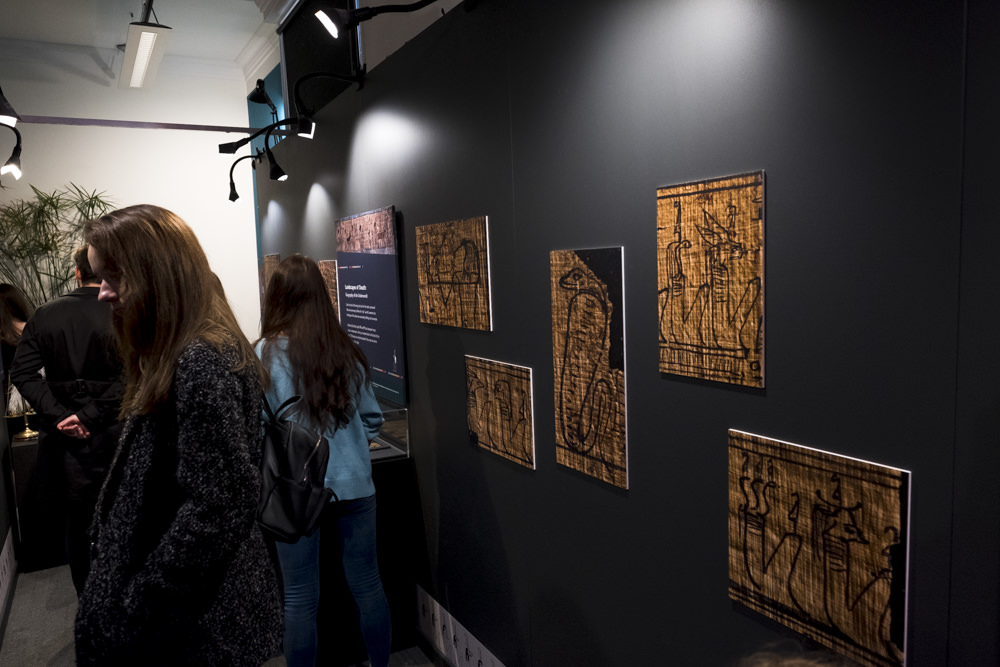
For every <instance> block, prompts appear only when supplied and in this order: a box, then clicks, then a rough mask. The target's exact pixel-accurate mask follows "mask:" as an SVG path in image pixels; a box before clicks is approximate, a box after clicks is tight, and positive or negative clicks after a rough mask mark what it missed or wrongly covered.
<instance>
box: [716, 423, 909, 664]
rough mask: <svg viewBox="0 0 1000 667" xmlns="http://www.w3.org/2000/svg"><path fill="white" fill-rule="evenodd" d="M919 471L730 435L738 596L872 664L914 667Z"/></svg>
mask: <svg viewBox="0 0 1000 667" xmlns="http://www.w3.org/2000/svg"><path fill="white" fill-rule="evenodd" d="M909 490H910V473H909V472H907V471H905V470H898V469H896V468H890V467H887V466H882V465H878V464H876V463H869V462H866V461H861V460H858V459H853V458H849V457H845V456H839V455H837V454H832V453H829V452H823V451H820V450H816V449H810V448H808V447H801V446H799V445H793V444H791V443H787V442H782V441H780V440H771V439H769V438H765V437H762V436H759V435H752V434H750V433H744V432H742V431H735V430H731V431H729V597H730V598H732V599H733V600H735V601H737V602H739V603H741V604H744V605H746V606H747V607H750V608H751V609H754V610H756V611H758V612H760V613H761V614H764V615H765V616H768V617H769V618H772V619H774V620H776V621H778V622H779V623H783V624H784V625H787V626H788V627H790V628H792V629H793V630H795V631H797V632H800V633H802V634H804V635H806V636H808V637H811V638H812V639H814V640H816V641H818V642H820V643H821V644H824V645H826V646H828V647H830V648H831V649H833V650H835V651H837V652H839V653H842V654H844V655H846V656H848V657H849V658H851V659H852V660H854V661H856V662H859V663H861V664H866V665H879V666H888V665H903V664H904V658H905V648H904V644H905V635H906V632H905V628H906V581H907V569H908V568H907V563H908V542H909V520H908V516H909V498H910V495H909Z"/></svg>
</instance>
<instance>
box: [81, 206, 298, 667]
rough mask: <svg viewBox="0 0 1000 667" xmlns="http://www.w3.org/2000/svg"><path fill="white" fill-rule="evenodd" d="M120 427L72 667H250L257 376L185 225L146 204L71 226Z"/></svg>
mask: <svg viewBox="0 0 1000 667" xmlns="http://www.w3.org/2000/svg"><path fill="white" fill-rule="evenodd" d="M84 239H85V240H86V241H87V243H88V244H89V245H90V255H89V257H90V263H91V266H92V267H93V268H94V271H95V273H97V276H98V277H99V278H100V279H101V289H100V292H99V294H98V298H99V299H100V300H101V301H104V302H107V303H110V304H111V305H112V309H113V313H114V316H113V318H112V322H113V328H114V331H115V339H116V340H117V341H118V344H119V348H120V351H121V358H122V366H123V368H124V376H125V393H124V395H123V397H122V410H121V413H122V415H123V418H124V422H125V425H124V428H123V430H122V437H121V440H120V441H119V445H118V450H117V453H116V454H115V458H114V459H113V460H112V462H111V467H110V469H109V471H108V478H107V481H106V482H105V484H104V488H103V489H102V490H101V494H100V496H99V497H98V500H97V509H96V510H95V512H94V523H93V528H92V533H93V534H92V539H93V551H92V554H93V560H92V561H91V567H90V576H89V577H88V578H87V583H86V585H85V586H84V588H83V593H81V595H80V601H79V605H78V607H77V614H76V625H75V632H76V664H77V666H78V667H90V666H91V665H93V666H94V667H105V666H107V665H144V666H146V665H149V666H154V665H163V666H165V667H166V666H168V665H169V666H170V667H173V666H174V665H200V666H201V667H214V666H218V667H258V666H259V665H261V664H263V663H264V662H267V661H268V660H269V659H270V658H271V657H273V656H275V655H276V654H277V652H278V650H279V647H280V643H281V635H282V630H283V628H282V618H281V604H280V596H279V591H278V579H277V573H276V572H275V568H274V565H273V563H272V562H271V558H270V555H269V553H268V547H267V543H266V542H265V541H264V535H263V533H262V532H261V529H260V527H259V526H258V525H257V521H256V513H257V500H258V498H259V496H260V485H261V480H260V477H261V475H260V465H261V459H262V458H263V428H262V426H261V408H262V400H263V399H262V394H263V389H262V382H263V379H264V368H263V367H262V366H261V364H260V361H259V360H258V359H257V356H256V355H255V354H254V351H253V347H252V346H251V345H250V341H248V340H247V338H246V336H245V335H244V334H243V332H242V330H241V329H240V327H239V324H238V323H237V321H236V316H235V315H234V314H233V311H232V308H231V307H230V306H229V303H228V302H227V301H226V298H225V294H224V293H223V290H221V289H219V283H217V282H216V281H215V280H214V279H213V278H212V270H211V268H210V266H209V263H208V257H207V256H206V255H205V251H204V250H203V249H202V247H201V244H200V243H199V242H198V238H197V236H195V233H194V231H193V230H192V229H191V228H190V227H189V226H188V225H187V223H185V222H184V221H183V220H182V219H181V218H180V217H178V216H177V215H176V214H174V213H172V212H170V211H168V210H166V209H164V208H160V207H159V206H151V205H139V206H130V207H128V208H124V209H121V210H118V211H112V212H110V213H107V214H105V215H102V216H101V217H100V218H97V219H95V220H91V221H89V222H87V223H86V224H85V225H84Z"/></svg>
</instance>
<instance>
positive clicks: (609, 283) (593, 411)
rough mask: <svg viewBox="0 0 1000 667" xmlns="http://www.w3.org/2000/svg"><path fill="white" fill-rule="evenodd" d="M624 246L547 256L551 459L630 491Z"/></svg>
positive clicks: (560, 251)
mask: <svg viewBox="0 0 1000 667" xmlns="http://www.w3.org/2000/svg"><path fill="white" fill-rule="evenodd" d="M623 258H624V254H623V250H622V248H620V247H618V248H598V249H590V250H555V251H553V252H552V253H551V256H550V263H551V290H552V359H553V370H554V372H555V417H556V461H557V462H559V463H561V464H562V465H564V466H568V467H570V468H573V469H574V470H578V471H580V472H583V473H586V474H588V475H591V476H593V477H596V478H597V479H600V480H603V481H605V482H608V483H609V484H614V485H615V486H619V487H621V488H623V489H627V488H628V441H627V438H626V428H625V426H626V412H625V313H624V310H625V308H624V305H625V293H624V276H623Z"/></svg>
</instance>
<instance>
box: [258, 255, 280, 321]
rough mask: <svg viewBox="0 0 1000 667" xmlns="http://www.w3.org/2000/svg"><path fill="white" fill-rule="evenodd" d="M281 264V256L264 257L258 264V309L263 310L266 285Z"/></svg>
mask: <svg viewBox="0 0 1000 667" xmlns="http://www.w3.org/2000/svg"><path fill="white" fill-rule="evenodd" d="M280 263H281V255H279V254H273V255H264V256H263V257H262V258H261V262H260V309H261V310H262V311H263V310H264V294H265V293H266V292H267V285H268V283H270V282H271V276H272V275H274V270H275V269H276V268H278V264H280Z"/></svg>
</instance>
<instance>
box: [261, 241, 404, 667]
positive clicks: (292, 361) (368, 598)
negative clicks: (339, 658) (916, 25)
mask: <svg viewBox="0 0 1000 667" xmlns="http://www.w3.org/2000/svg"><path fill="white" fill-rule="evenodd" d="M257 353H258V354H259V355H260V356H261V360H262V361H263V362H264V366H265V367H266V368H267V370H268V372H269V374H270V386H269V387H268V389H267V400H268V402H269V403H270V405H271V406H273V407H274V408H277V407H278V406H279V405H281V404H282V403H283V402H284V401H285V400H286V399H288V398H290V397H292V396H295V395H299V396H301V397H302V400H301V401H300V404H301V406H302V408H301V410H299V411H298V413H296V414H293V415H292V416H291V418H292V419H294V420H296V421H298V422H300V423H302V424H305V425H307V426H309V427H311V428H313V429H315V430H316V431H319V432H321V433H323V435H324V436H325V437H326V440H327V442H328V443H329V446H330V459H329V463H328V465H327V471H326V485H327V486H328V487H329V488H331V489H333V491H334V493H335V494H336V495H337V499H336V500H334V501H332V502H331V503H330V505H329V506H328V508H327V510H326V512H325V516H324V518H323V522H322V526H323V528H321V529H319V530H317V531H316V532H314V533H313V534H312V535H309V536H306V537H302V538H300V539H299V541H298V542H295V543H294V544H285V543H281V542H278V543H277V544H276V546H277V551H278V560H279V562H280V564H281V573H282V578H283V581H284V594H285V640H284V648H285V660H286V661H287V664H288V666H289V667H300V666H307V667H312V666H313V665H314V664H315V662H316V652H317V645H318V632H317V627H316V612H317V609H318V607H319V580H320V576H319V569H320V532H321V531H322V530H326V531H328V532H329V531H330V529H335V530H336V534H335V535H333V536H331V535H329V534H327V536H326V539H327V540H329V539H330V538H331V537H333V538H335V539H337V540H338V541H339V545H340V554H341V556H342V558H341V563H342V566H343V569H344V576H345V578H346V580H347V585H348V588H350V590H351V594H352V595H353V597H354V601H355V603H356V604H357V607H358V613H359V618H360V625H361V634H362V636H363V638H364V642H365V647H366V648H367V649H368V656H369V658H370V659H371V664H372V667H385V666H386V665H388V663H389V652H390V644H391V622H390V617H389V605H388V602H387V601H386V598H385V593H384V591H383V589H382V580H381V578H380V576H379V571H378V561H377V559H376V549H375V485H374V484H373V482H372V472H371V458H370V455H369V450H368V447H369V443H370V442H371V441H372V439H374V438H375V436H376V435H378V432H379V429H380V428H381V427H382V422H383V417H382V411H381V410H380V409H379V406H378V402H377V401H376V399H375V394H374V393H373V392H372V387H371V381H370V378H369V375H368V360H367V359H366V358H365V355H364V353H363V352H362V351H361V349H360V348H359V347H358V346H357V345H356V344H355V343H354V341H352V340H351V339H350V337H349V336H348V335H347V333H346V332H345V331H344V330H343V328H341V326H340V323H339V322H338V321H337V316H336V314H335V313H334V311H333V305H332V304H331V303H330V296H329V294H328V293H327V290H326V285H325V283H324V282H323V277H322V275H321V274H320V271H319V267H318V266H317V265H316V262H314V261H313V260H311V259H309V258H307V257H303V256H301V255H293V256H291V257H286V258H285V259H284V260H282V261H281V263H280V264H279V265H278V267H277V269H276V270H275V272H274V275H272V277H271V280H270V282H269V283H268V285H267V291H266V293H265V295H264V317H263V323H262V325H261V339H260V341H259V342H258V344H257ZM328 544H329V541H328Z"/></svg>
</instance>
